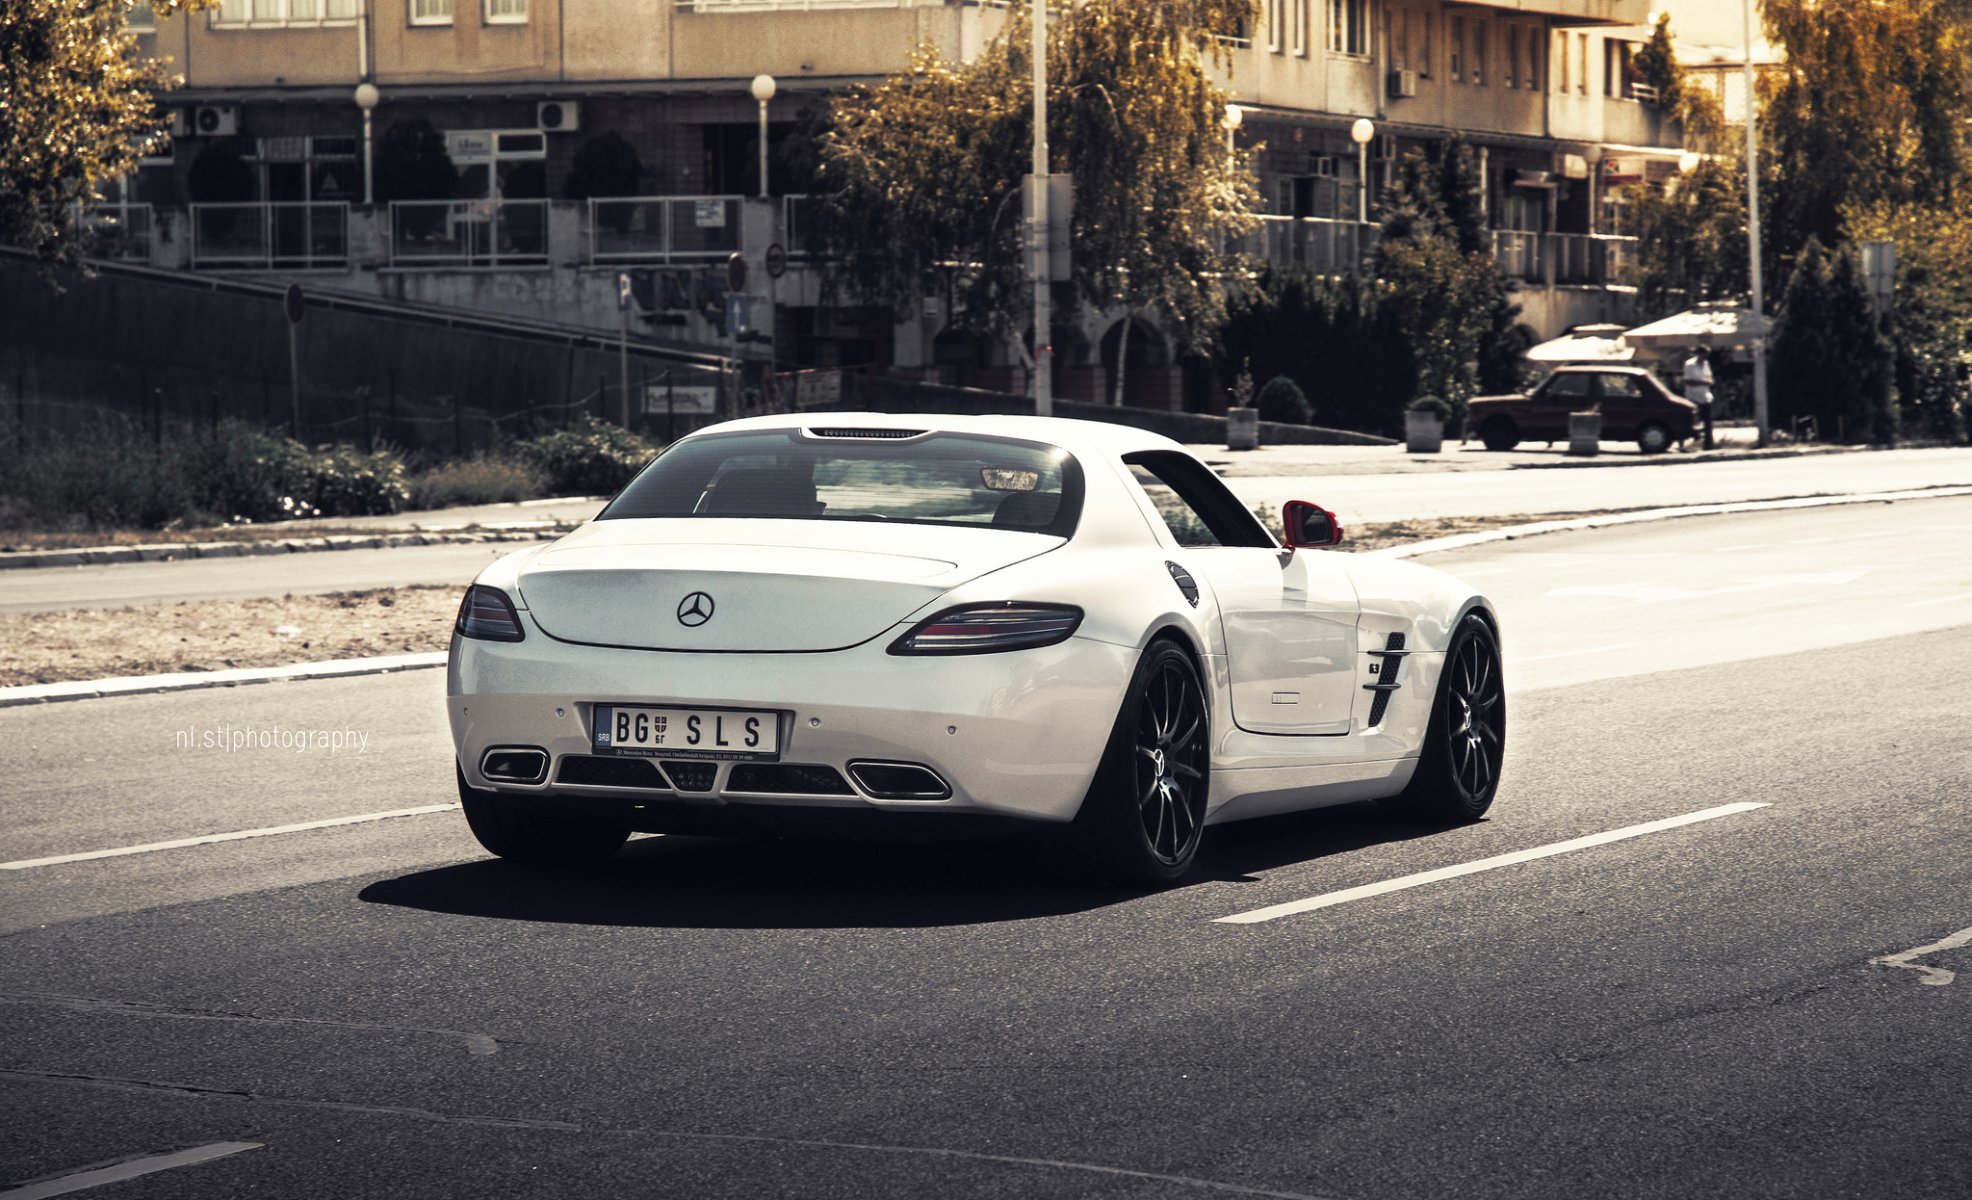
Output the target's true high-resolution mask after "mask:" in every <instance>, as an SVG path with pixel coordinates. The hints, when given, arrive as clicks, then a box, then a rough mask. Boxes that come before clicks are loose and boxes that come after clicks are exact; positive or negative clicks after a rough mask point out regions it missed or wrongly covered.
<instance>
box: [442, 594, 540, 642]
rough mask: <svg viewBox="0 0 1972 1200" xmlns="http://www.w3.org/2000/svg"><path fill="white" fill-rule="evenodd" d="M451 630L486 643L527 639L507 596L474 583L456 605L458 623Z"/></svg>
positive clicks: (518, 617)
mask: <svg viewBox="0 0 1972 1200" xmlns="http://www.w3.org/2000/svg"><path fill="white" fill-rule="evenodd" d="M454 628H456V629H457V630H458V631H459V634H460V636H462V637H469V638H484V639H485V640H487V641H489V642H518V641H522V640H523V639H525V638H526V637H527V631H526V630H525V629H522V628H521V625H520V614H518V613H516V612H515V611H514V603H513V601H511V600H509V599H507V594H506V593H505V592H503V591H501V590H500V589H499V588H491V587H485V586H483V585H481V584H477V583H475V584H473V585H472V586H471V587H469V588H467V589H466V599H465V602H464V603H463V604H461V605H459V621H458V624H457V625H456V626H454Z"/></svg>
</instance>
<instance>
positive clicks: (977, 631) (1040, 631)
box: [890, 601, 1082, 654]
mask: <svg viewBox="0 0 1972 1200" xmlns="http://www.w3.org/2000/svg"><path fill="white" fill-rule="evenodd" d="M1081 623H1082V610H1081V609H1079V608H1076V607H1075V606H1073V605H1070V604H1022V603H1016V602H1014V601H1006V602H1003V603H999V604H968V605H965V606H963V607H961V608H948V609H946V610H945V611H944V612H941V613H939V614H938V615H937V616H935V617H932V618H931V619H929V620H926V621H920V622H919V623H918V624H917V625H915V626H913V627H912V628H911V631H910V632H909V633H906V634H905V635H904V636H903V637H900V638H898V639H897V640H896V641H894V642H892V643H890V653H892V654H992V653H995V652H997V651H1001V650H1031V649H1033V648H1034V647H1036V646H1052V645H1054V644H1055V643H1056V642H1064V641H1067V640H1068V638H1069V635H1071V634H1073V633H1074V632H1075V629H1076V627H1077V626H1079V625H1080V624H1081Z"/></svg>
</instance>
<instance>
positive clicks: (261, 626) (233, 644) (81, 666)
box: [0, 587, 460, 687]
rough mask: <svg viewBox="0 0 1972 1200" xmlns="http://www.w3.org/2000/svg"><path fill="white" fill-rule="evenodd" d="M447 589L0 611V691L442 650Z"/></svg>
mask: <svg viewBox="0 0 1972 1200" xmlns="http://www.w3.org/2000/svg"><path fill="white" fill-rule="evenodd" d="M459 595H460V589H458V588H455V587H414V588H376V589H373V590H371V591H364V592H333V593H330V594H328V595H325V596H282V597H278V598H275V597H268V598H260V599H251V600H201V601H194V602H187V603H181V604H146V605H142V606H139V607H135V608H115V609H73V610H70V611H67V612H41V613H0V687H17V686H20V685H22V684H31V683H62V682H66V681H68V680H71V679H106V678H109V677H111V676H117V675H161V674H168V673H171V672H176V671H223V670H227V669H229V668H232V667H278V666H286V665H288V664H290V663H300V662H317V661H320V660H323V659H331V658H367V657H369V656H371V655H377V654H416V653H422V652H426V651H431V650H443V649H445V647H446V644H447V642H448V641H449V640H450V638H451V636H452V621H453V619H454V618H455V617H457V616H458V612H459Z"/></svg>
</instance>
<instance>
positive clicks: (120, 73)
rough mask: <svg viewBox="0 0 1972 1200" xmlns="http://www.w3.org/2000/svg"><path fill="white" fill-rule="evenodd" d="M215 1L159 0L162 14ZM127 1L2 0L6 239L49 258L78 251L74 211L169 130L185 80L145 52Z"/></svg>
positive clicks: (0, 231) (1, 236)
mask: <svg viewBox="0 0 1972 1200" xmlns="http://www.w3.org/2000/svg"><path fill="white" fill-rule="evenodd" d="M207 2H208V0H156V3H154V4H153V6H152V8H153V11H154V12H156V14H157V15H158V16H160V17H163V16H169V15H171V14H173V13H177V12H183V11H186V10H188V9H193V8H201V7H205V4H206V3H207ZM127 8H128V5H127V4H126V3H125V0H0V163H4V164H6V165H5V168H4V169H0V241H5V242H11V243H13V244H15V245H19V246H23V247H26V248H27V249H29V250H31V251H33V252H34V253H35V255H36V256H37V257H39V258H40V259H41V260H42V261H43V262H44V263H47V264H50V265H53V264H56V263H61V264H73V263H75V262H77V261H78V260H79V259H80V257H81V246H80V239H79V237H78V236H77V234H78V231H77V229H76V224H75V222H76V210H77V207H78V206H79V205H81V204H84V203H87V202H88V201H89V200H91V199H93V198H94V197H95V196H96V194H97V189H98V188H100V187H102V186H103V185H104V184H106V183H109V182H110V181H112V180H115V179H119V178H121V177H123V176H125V175H128V174H129V173H130V172H131V171H133V170H135V169H136V167H137V160H138V159H139V158H141V157H143V155H144V154H145V153H146V152H147V151H148V150H149V149H150V148H151V147H152V146H153V145H155V144H156V143H157V142H158V140H159V139H160V138H161V137H163V135H164V133H165V122H164V120H163V118H162V117H161V116H160V114H159V113H158V110H157V96H158V94H159V93H160V92H163V91H165V90H167V89H168V88H170V87H173V86H175V85H176V83H178V82H180V81H178V80H174V79H172V78H171V77H170V76H169V75H167V74H166V72H165V69H164V64H163V63H161V62H157V61H153V60H149V59H146V58H144V57H142V56H141V55H140V54H139V53H138V50H137V40H136V38H134V37H133V36H131V34H130V33H129V31H128V30H127V28H126V27H125V25H124V14H125V10H126V9H127Z"/></svg>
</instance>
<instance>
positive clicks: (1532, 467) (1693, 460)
mask: <svg viewBox="0 0 1972 1200" xmlns="http://www.w3.org/2000/svg"><path fill="white" fill-rule="evenodd" d="M1861 449H1865V448H1864V447H1855V446H1804V447H1800V448H1794V447H1782V448H1769V449H1766V450H1753V449H1747V450H1700V451H1695V452H1693V453H1690V454H1675V453H1671V454H1651V455H1646V456H1644V457H1642V458H1604V457H1602V456H1601V455H1600V454H1596V455H1588V456H1584V457H1581V458H1564V459H1561V460H1559V461H1557V462H1523V463H1509V464H1508V465H1507V467H1506V469H1507V470H1509V471H1565V470H1568V469H1570V468H1581V467H1697V466H1703V465H1704V464H1706V463H1722V462H1765V461H1767V460H1769V459H1776V458H1816V457H1819V456H1821V455H1825V454H1855V453H1858V452H1859V451H1860V450H1861Z"/></svg>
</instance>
